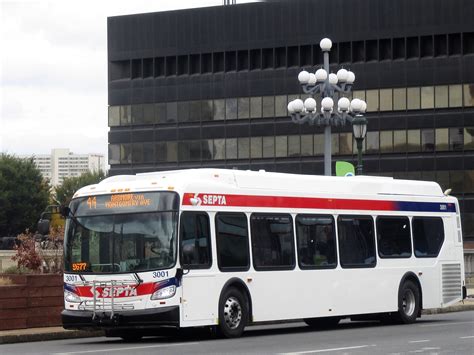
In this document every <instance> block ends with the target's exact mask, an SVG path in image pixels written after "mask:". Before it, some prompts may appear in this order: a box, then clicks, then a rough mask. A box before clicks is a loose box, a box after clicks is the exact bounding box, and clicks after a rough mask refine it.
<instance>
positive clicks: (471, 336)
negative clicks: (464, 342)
mask: <svg viewBox="0 0 474 355" xmlns="http://www.w3.org/2000/svg"><path fill="white" fill-rule="evenodd" d="M472 338H474V335H470V336H468V337H459V339H472Z"/></svg>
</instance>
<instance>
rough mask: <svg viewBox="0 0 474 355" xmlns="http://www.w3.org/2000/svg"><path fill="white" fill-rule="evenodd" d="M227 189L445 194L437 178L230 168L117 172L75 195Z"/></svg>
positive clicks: (223, 190) (411, 194) (438, 195)
mask: <svg viewBox="0 0 474 355" xmlns="http://www.w3.org/2000/svg"><path fill="white" fill-rule="evenodd" d="M157 190H160V191H163V190H172V191H176V192H178V193H184V192H209V193H211V192H214V191H218V192H227V193H233V192H234V191H239V190H245V191H247V192H248V193H250V194H252V191H255V192H256V193H257V192H258V193H259V194H262V193H263V194H265V193H266V192H268V193H272V192H276V193H278V192H285V193H286V194H290V195H291V194H292V193H295V194H298V195H300V194H302V193H305V194H308V195H316V194H338V195H339V194H340V195H344V194H350V195H354V194H356V195H363V196H375V195H405V196H426V197H443V196H444V194H443V192H442V190H441V188H440V186H439V185H438V184H437V183H435V182H430V181H416V180H397V179H393V178H391V177H375V176H351V177H336V176H320V175H300V174H286V173H273V172H265V171H263V170H260V171H249V170H247V171H243V170H231V169H212V168H203V169H185V170H172V171H160V172H153V173H143V174H137V175H118V176H112V177H109V178H106V179H104V180H102V181H101V182H100V183H99V184H96V185H90V186H86V187H84V188H82V189H80V190H79V191H78V192H77V193H76V195H75V196H74V197H80V196H88V195H98V194H106V193H120V192H127V191H157Z"/></svg>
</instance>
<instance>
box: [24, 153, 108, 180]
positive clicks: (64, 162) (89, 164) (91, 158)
mask: <svg viewBox="0 0 474 355" xmlns="http://www.w3.org/2000/svg"><path fill="white" fill-rule="evenodd" d="M32 157H33V161H34V163H35V164H36V166H37V167H38V169H39V170H40V172H41V174H42V175H43V177H44V178H46V179H48V180H49V181H50V183H51V185H53V186H57V185H60V184H61V183H62V182H63V180H64V178H69V177H75V176H79V175H81V174H83V173H85V172H87V171H99V170H102V171H105V157H104V155H102V154H92V153H89V154H74V153H72V152H70V151H69V149H52V150H51V154H38V155H34V156H32ZM23 158H29V156H23Z"/></svg>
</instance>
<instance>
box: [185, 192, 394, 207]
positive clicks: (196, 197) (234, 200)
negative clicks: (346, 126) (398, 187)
mask: <svg viewBox="0 0 474 355" xmlns="http://www.w3.org/2000/svg"><path fill="white" fill-rule="evenodd" d="M192 200H193V201H192ZM183 205H185V206H194V205H200V206H221V207H222V206H224V207H272V208H313V209H336V210H376V211H393V210H395V203H394V202H393V201H381V200H352V199H331V198H312V197H288V196H257V195H231V194H215V193H214V194H212V193H199V194H195V193H185V194H184V196H183Z"/></svg>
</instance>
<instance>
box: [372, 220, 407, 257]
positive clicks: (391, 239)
mask: <svg viewBox="0 0 474 355" xmlns="http://www.w3.org/2000/svg"><path fill="white" fill-rule="evenodd" d="M377 246H378V251H379V256H380V257H381V258H409V257H410V256H411V237H410V220H409V219H408V217H393V216H390V217H389V216H387V217H377Z"/></svg>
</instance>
